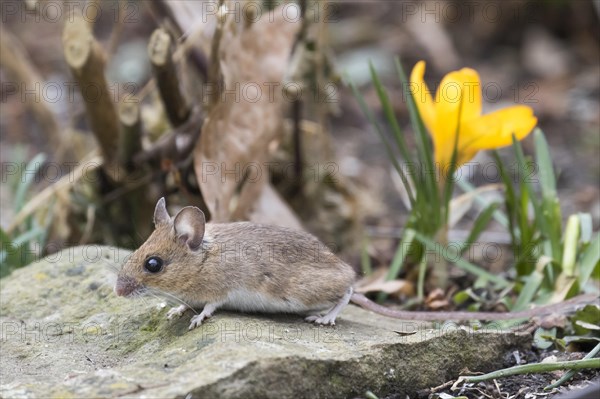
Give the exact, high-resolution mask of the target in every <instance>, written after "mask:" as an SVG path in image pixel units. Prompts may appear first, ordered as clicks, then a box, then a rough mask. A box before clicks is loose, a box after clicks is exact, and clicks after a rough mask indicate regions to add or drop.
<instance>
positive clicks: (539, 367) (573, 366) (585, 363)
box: [452, 359, 600, 389]
mask: <svg viewBox="0 0 600 399" xmlns="http://www.w3.org/2000/svg"><path fill="white" fill-rule="evenodd" d="M565 369H567V370H581V369H600V359H582V360H571V361H566V362H556V363H534V364H525V365H521V366H514V367H509V368H507V369H503V370H497V371H493V372H491V373H487V374H484V375H476V376H461V377H458V380H457V381H456V383H455V384H454V385H453V386H452V389H455V388H456V387H457V386H458V384H460V383H461V382H482V381H487V380H493V379H495V378H505V377H508V376H511V375H518V374H529V373H547V372H549V371H555V370H565Z"/></svg>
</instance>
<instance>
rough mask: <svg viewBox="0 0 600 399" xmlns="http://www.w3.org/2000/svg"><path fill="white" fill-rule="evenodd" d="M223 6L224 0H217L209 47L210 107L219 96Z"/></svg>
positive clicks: (225, 17)
mask: <svg viewBox="0 0 600 399" xmlns="http://www.w3.org/2000/svg"><path fill="white" fill-rule="evenodd" d="M223 7H226V6H225V5H224V0H219V10H218V12H217V28H216V29H215V34H214V36H213V40H212V44H211V47H210V58H209V60H210V61H209V62H210V64H209V65H208V84H209V87H210V86H212V88H213V89H214V90H213V92H212V96H211V98H210V103H209V107H211V108H212V107H213V106H214V105H215V104H216V103H217V102H218V101H219V97H220V96H221V91H220V86H221V85H220V82H221V77H220V76H221V74H220V70H221V67H220V65H221V64H220V62H219V48H220V45H221V37H223V27H224V26H225V20H226V19H227V14H226V13H225V12H224V9H223Z"/></svg>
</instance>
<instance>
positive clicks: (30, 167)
mask: <svg viewBox="0 0 600 399" xmlns="http://www.w3.org/2000/svg"><path fill="white" fill-rule="evenodd" d="M45 160H46V155H45V154H43V153H39V154H37V155H36V156H35V157H33V159H32V160H31V161H29V162H28V163H27V166H26V169H25V171H23V172H22V173H21V179H20V182H21V184H19V185H18V187H17V192H16V194H15V213H18V212H19V211H20V210H21V209H22V208H23V206H24V205H25V195H26V194H27V190H28V189H29V187H30V186H31V184H32V183H33V181H34V179H35V176H36V174H37V172H38V170H39V169H40V168H41V167H42V165H43V163H44V161H45ZM25 172H27V173H25Z"/></svg>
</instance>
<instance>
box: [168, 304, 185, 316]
mask: <svg viewBox="0 0 600 399" xmlns="http://www.w3.org/2000/svg"><path fill="white" fill-rule="evenodd" d="M186 309H187V306H185V305H179V306H176V307H174V308H171V309H170V310H169V311H168V312H167V319H169V320H171V319H172V318H173V317H181V315H182V314H183V312H185V310H186Z"/></svg>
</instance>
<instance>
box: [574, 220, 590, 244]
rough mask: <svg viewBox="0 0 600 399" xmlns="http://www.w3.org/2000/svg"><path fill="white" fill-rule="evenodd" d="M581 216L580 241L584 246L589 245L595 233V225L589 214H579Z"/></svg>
mask: <svg viewBox="0 0 600 399" xmlns="http://www.w3.org/2000/svg"><path fill="white" fill-rule="evenodd" d="M577 216H579V224H580V225H581V234H580V236H579V241H580V242H581V243H582V244H587V243H589V242H590V241H591V239H592V233H593V229H594V227H593V223H592V215H590V214H589V213H578V214H577Z"/></svg>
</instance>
